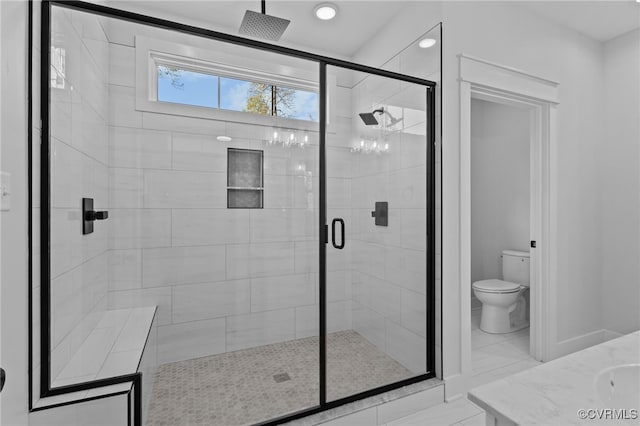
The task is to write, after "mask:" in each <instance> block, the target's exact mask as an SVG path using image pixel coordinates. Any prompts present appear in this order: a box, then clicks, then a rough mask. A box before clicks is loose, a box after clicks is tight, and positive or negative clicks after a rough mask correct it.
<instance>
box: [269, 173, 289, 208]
mask: <svg viewBox="0 0 640 426" xmlns="http://www.w3.org/2000/svg"><path fill="white" fill-rule="evenodd" d="M293 179H294V178H293V176H289V175H265V176H264V184H263V185H264V188H265V190H264V208H265V209H287V208H291V205H292V204H293Z"/></svg>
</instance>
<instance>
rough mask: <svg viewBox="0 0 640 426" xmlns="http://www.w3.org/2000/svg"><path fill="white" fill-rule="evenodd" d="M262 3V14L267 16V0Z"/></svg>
mask: <svg viewBox="0 0 640 426" xmlns="http://www.w3.org/2000/svg"><path fill="white" fill-rule="evenodd" d="M260 3H261V6H262V14H263V15H266V14H267V0H261V1H260Z"/></svg>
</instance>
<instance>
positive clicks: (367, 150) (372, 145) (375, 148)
mask: <svg viewBox="0 0 640 426" xmlns="http://www.w3.org/2000/svg"><path fill="white" fill-rule="evenodd" d="M351 152H355V153H363V154H385V153H387V152H389V144H388V143H387V142H383V143H381V142H378V140H377V139H365V138H362V139H360V143H359V144H357V145H356V146H354V147H352V148H351Z"/></svg>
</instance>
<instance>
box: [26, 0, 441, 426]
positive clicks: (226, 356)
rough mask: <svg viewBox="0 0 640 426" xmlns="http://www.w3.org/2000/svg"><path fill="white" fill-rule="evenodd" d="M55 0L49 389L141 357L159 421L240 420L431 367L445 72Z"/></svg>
mask: <svg viewBox="0 0 640 426" xmlns="http://www.w3.org/2000/svg"><path fill="white" fill-rule="evenodd" d="M42 13H43V15H42V18H43V22H42V23H43V25H42V28H43V30H42V31H43V34H42V46H43V49H42V50H43V53H42V59H43V61H42V83H43V85H42V86H43V88H44V89H43V90H42V97H41V100H42V102H41V111H42V134H43V137H42V140H43V143H42V144H41V150H40V158H41V159H42V160H41V162H40V163H41V166H40V168H39V170H40V173H41V175H40V184H41V190H40V193H41V197H40V205H41V206H42V210H41V211H40V212H39V213H40V220H39V221H35V222H34V230H35V231H38V230H39V231H40V236H41V237H40V243H41V258H40V264H39V266H40V267H39V270H38V271H37V272H39V274H40V277H41V279H40V288H37V284H36V285H35V287H36V288H37V291H38V293H39V294H40V295H41V300H42V303H41V310H40V313H41V318H40V320H39V324H40V329H39V330H40V331H39V332H38V331H36V332H34V335H39V336H36V337H35V338H36V340H37V344H39V345H40V348H41V350H39V352H40V353H37V352H36V353H34V371H35V372H36V373H34V374H38V373H39V377H35V378H34V381H36V382H38V383H39V394H40V396H48V395H59V394H65V393H69V392H78V391H82V390H89V389H92V388H94V387H98V385H105V384H113V383H117V382H122V381H125V379H126V378H128V377H129V376H131V375H133V374H136V373H137V372H138V371H144V374H143V379H144V382H143V383H144V385H143V386H142V389H143V393H145V392H146V393H145V398H144V399H145V403H144V412H145V413H144V416H145V418H146V422H147V424H159V423H161V422H162V421H165V422H169V423H171V424H179V423H181V422H197V421H204V422H205V423H210V424H214V423H216V422H218V423H220V424H244V423H257V422H269V421H273V420H274V419H280V420H283V419H293V418H296V417H301V416H303V415H308V414H310V413H313V412H317V411H321V410H325V409H327V408H330V407H334V406H337V405H340V404H343V403H345V402H348V401H354V400H356V399H360V398H363V397H366V396H370V395H374V394H376V393H380V392H383V391H386V390H390V389H394V388H397V387H400V386H404V385H407V384H410V383H414V382H418V381H421V380H425V379H427V378H430V377H434V376H435V363H436V359H435V333H436V330H435V329H436V326H435V315H436V311H435V308H436V307H435V297H436V296H435V286H436V285H435V258H436V254H435V221H436V219H435V214H436V210H435V173H436V172H435V162H436V159H435V143H434V142H435V137H436V135H435V83H433V82H432V81H429V80H426V79H423V78H418V77H415V76H410V75H405V74H401V73H399V72H393V71H389V70H383V69H377V68H371V67H368V66H363V65H359V64H354V63H350V62H346V61H341V60H335V59H332V58H328V57H323V56H317V55H313V54H310V53H307V52H302V51H297V50H293V49H288V48H284V47H281V46H276V45H269V44H266V43H262V42H259V41H255V40H249V39H242V38H239V37H236V36H232V35H226V34H221V33H217V32H213V31H209V30H205V29H200V28H195V27H189V26H185V25H179V24H175V23H172V22H168V21H163V20H159V19H155V18H149V17H146V16H142V15H137V14H133V13H129V12H125V11H121V10H116V9H110V8H107V7H103V6H98V5H95V4H86V3H81V2H43V8H42ZM372 111H373V112H372ZM36 171H37V170H36ZM131 329H133V330H134V331H133V332H131V333H133V334H132V335H137V336H141V337H140V338H139V339H138V340H137V341H136V338H135V337H130V335H129V334H126V333H129V331H124V330H131ZM136 333H137V334H136ZM125 334H126V336H125ZM123 336H124V337H123ZM38 337H39V339H38ZM151 345H153V348H155V347H156V346H157V351H156V350H155V349H151V347H152V346H151ZM141 360H142V361H141ZM114 378H116V379H115V381H113V380H112V382H109V380H111V379H114ZM118 378H124V379H122V380H118ZM137 387H138V388H139V387H140V385H139V384H138V386H137Z"/></svg>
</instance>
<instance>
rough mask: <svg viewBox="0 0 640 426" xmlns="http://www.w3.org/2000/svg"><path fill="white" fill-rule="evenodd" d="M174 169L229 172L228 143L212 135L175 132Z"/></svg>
mask: <svg viewBox="0 0 640 426" xmlns="http://www.w3.org/2000/svg"><path fill="white" fill-rule="evenodd" d="M172 149H173V169H174V170H191V171H202V172H224V173H226V172H227V144H226V143H224V142H219V141H217V140H216V139H215V137H214V136H212V135H196V134H189V133H176V132H174V133H173V146H172Z"/></svg>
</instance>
